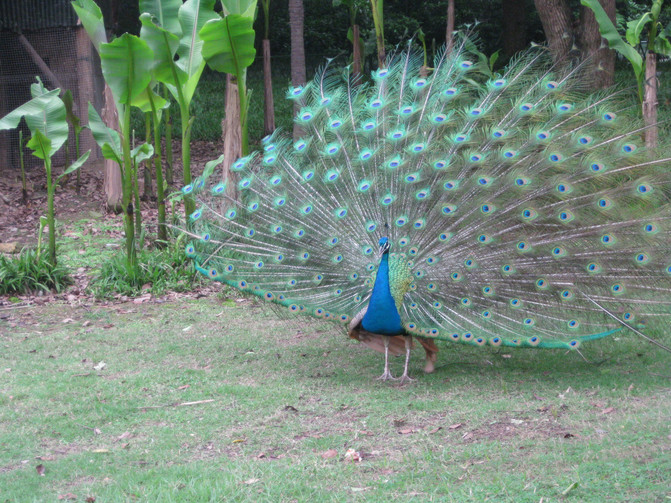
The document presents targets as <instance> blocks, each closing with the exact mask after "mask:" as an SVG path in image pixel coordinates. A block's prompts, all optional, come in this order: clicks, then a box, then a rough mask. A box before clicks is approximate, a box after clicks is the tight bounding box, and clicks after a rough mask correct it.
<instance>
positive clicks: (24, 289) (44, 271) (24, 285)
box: [0, 249, 72, 294]
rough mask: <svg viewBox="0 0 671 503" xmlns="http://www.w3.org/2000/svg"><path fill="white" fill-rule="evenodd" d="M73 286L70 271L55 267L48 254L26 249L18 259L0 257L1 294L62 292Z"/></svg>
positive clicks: (58, 266)
mask: <svg viewBox="0 0 671 503" xmlns="http://www.w3.org/2000/svg"><path fill="white" fill-rule="evenodd" d="M70 284H72V279H71V278H70V276H69V275H68V270H67V269H66V268H65V267H63V266H62V265H60V264H58V265H56V266H53V265H52V264H51V262H50V261H49V257H48V254H46V253H41V254H38V253H37V252H36V251H35V250H30V249H24V250H23V251H22V252H21V254H20V255H18V256H16V257H6V256H4V255H0V294H7V293H30V292H36V291H39V290H42V291H45V292H48V291H50V290H55V291H56V292H60V291H62V290H63V289H64V288H65V287H66V286H68V285H70Z"/></svg>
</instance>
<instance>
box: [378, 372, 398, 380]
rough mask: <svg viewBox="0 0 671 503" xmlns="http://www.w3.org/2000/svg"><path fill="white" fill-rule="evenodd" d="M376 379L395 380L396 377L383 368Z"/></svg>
mask: <svg viewBox="0 0 671 503" xmlns="http://www.w3.org/2000/svg"><path fill="white" fill-rule="evenodd" d="M377 380H378V381H396V380H397V378H396V377H394V376H392V375H391V372H389V370H387V369H384V373H383V374H382V375H381V376H380V377H378V378H377Z"/></svg>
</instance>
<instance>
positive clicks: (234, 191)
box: [221, 74, 242, 201]
mask: <svg viewBox="0 0 671 503" xmlns="http://www.w3.org/2000/svg"><path fill="white" fill-rule="evenodd" d="M238 92H239V91H238V83H237V82H236V80H235V76H233V75H231V74H226V104H225V106H226V115H225V117H224V122H223V124H222V126H221V129H222V131H223V135H224V162H223V165H224V172H223V181H224V182H226V195H227V196H228V197H230V198H231V199H233V200H234V201H237V200H238V196H239V194H238V185H237V178H236V176H235V173H233V172H232V171H231V170H230V166H231V164H233V163H234V162H235V161H236V160H237V159H238V158H239V157H240V156H241V155H242V131H241V130H240V98H239V96H238Z"/></svg>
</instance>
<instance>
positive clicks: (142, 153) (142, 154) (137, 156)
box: [130, 143, 154, 164]
mask: <svg viewBox="0 0 671 503" xmlns="http://www.w3.org/2000/svg"><path fill="white" fill-rule="evenodd" d="M153 155H154V146H153V145H152V144H151V143H143V144H142V145H139V146H137V147H135V148H134V149H133V150H131V151H130V156H131V157H132V158H133V160H134V161H135V163H136V164H140V163H141V162H142V161H146V160H147V159H151V157H152V156H153Z"/></svg>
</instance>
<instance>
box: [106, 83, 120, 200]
mask: <svg viewBox="0 0 671 503" xmlns="http://www.w3.org/2000/svg"><path fill="white" fill-rule="evenodd" d="M101 118H102V120H103V122H104V123H105V125H106V126H107V127H109V128H112V129H114V130H116V131H118V130H119V116H118V114H117V110H116V106H115V105H114V97H113V96H112V90H111V89H110V87H109V86H108V85H107V84H105V93H104V105H103V108H102V113H101ZM104 166H105V181H104V183H103V189H104V191H105V201H106V205H107V209H108V210H109V211H113V212H114V213H120V212H121V211H122V210H123V206H122V204H121V201H122V198H123V188H122V185H121V169H120V168H119V165H118V164H117V163H116V162H115V161H112V160H110V159H105V161H104Z"/></svg>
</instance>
